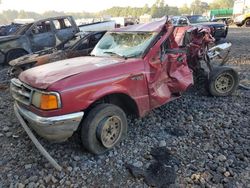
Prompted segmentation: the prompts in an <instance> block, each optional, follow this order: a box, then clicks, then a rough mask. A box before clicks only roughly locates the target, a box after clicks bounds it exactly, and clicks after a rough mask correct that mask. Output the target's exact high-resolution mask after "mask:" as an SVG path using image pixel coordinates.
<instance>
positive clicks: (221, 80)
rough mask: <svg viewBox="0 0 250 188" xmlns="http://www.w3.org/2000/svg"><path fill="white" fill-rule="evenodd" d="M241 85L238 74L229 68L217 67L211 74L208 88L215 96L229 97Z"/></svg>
mask: <svg viewBox="0 0 250 188" xmlns="http://www.w3.org/2000/svg"><path fill="white" fill-rule="evenodd" d="M238 85H239V77H238V73H237V72H236V71H235V70H234V69H232V68H229V67H216V68H215V69H214V70H212V71H211V72H210V75H209V82H208V88H209V93H210V94H211V95H213V96H228V95H231V94H233V93H234V92H235V90H236V89H237V87H238Z"/></svg>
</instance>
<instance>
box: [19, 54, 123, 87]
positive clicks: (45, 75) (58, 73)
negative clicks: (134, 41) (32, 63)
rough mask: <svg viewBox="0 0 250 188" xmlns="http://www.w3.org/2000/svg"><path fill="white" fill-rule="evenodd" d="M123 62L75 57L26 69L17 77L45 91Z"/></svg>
mask: <svg viewBox="0 0 250 188" xmlns="http://www.w3.org/2000/svg"><path fill="white" fill-rule="evenodd" d="M124 61H125V60H124V59H120V58H111V57H77V58H72V59H66V60H63V61H58V62H55V63H50V64H45V65H42V66H38V67H34V68H31V69H28V70H26V71H24V72H22V73H21V74H20V75H19V79H20V80H21V81H22V82H24V83H26V84H28V85H30V86H32V87H35V88H38V89H47V88H48V87H49V86H50V85H52V84H53V83H55V82H57V81H60V80H62V79H65V78H68V77H71V76H74V75H77V74H80V73H85V72H90V71H92V72H93V71H94V70H96V69H100V68H103V67H106V66H112V65H114V64H117V63H121V62H124Z"/></svg>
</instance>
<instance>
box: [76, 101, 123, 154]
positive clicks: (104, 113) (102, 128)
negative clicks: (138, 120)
mask: <svg viewBox="0 0 250 188" xmlns="http://www.w3.org/2000/svg"><path fill="white" fill-rule="evenodd" d="M114 121H115V123H114ZM109 123H113V125H110V124H109ZM111 127H112V128H113V129H112V128H111ZM117 127H118V128H117ZM107 128H108V129H107ZM108 130H109V131H110V132H109V131H108ZM115 131H117V132H115ZM104 133H106V134H105V135H106V137H105V135H104ZM108 134H109V135H108ZM126 134H127V117H126V114H125V113H124V111H123V110H122V109H121V108H120V107H118V106H116V105H113V104H99V105H97V106H96V107H94V108H93V109H91V110H90V111H89V112H88V114H87V117H86V118H85V119H84V120H83V122H82V125H81V140H82V144H83V146H84V147H85V148H86V149H87V150H88V151H89V152H91V153H93V154H97V155H99V154H102V153H104V152H106V151H108V150H109V149H111V148H113V147H114V146H115V145H117V144H118V143H119V142H120V141H121V140H122V138H124V137H125V136H126ZM110 135H111V136H110ZM103 137H104V138H103ZM109 137H110V138H109ZM112 138H113V139H114V140H113V139H112ZM108 140H109V141H113V142H112V143H110V144H108V142H105V141H108Z"/></svg>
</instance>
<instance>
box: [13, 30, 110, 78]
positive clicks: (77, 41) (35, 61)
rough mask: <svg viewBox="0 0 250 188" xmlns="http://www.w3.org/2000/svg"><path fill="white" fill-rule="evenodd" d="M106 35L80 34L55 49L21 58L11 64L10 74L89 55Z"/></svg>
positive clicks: (100, 32) (101, 32) (102, 33)
mask: <svg viewBox="0 0 250 188" xmlns="http://www.w3.org/2000/svg"><path fill="white" fill-rule="evenodd" d="M105 33H106V31H95V32H79V33H77V34H76V35H75V36H74V37H73V38H72V39H70V40H67V41H65V42H62V43H60V44H59V45H57V46H56V47H55V48H50V49H47V50H42V51H38V52H36V53H33V54H28V55H25V56H22V57H19V58H17V59H15V60H12V61H10V62H9V65H10V66H11V68H10V70H9V74H10V75H11V76H18V75H19V74H20V73H21V72H22V71H24V70H27V69H29V68H32V67H35V66H39V65H43V64H47V63H51V62H55V61H59V60H64V59H69V58H73V57H79V56H86V55H89V54H90V52H91V51H92V50H93V48H94V47H95V45H96V44H97V43H98V41H99V40H100V39H101V38H102V36H103V35H104V34H105Z"/></svg>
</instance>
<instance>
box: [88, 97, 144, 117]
mask: <svg viewBox="0 0 250 188" xmlns="http://www.w3.org/2000/svg"><path fill="white" fill-rule="evenodd" d="M100 103H109V104H114V105H117V106H119V107H120V108H121V109H122V110H123V111H124V112H125V113H126V115H127V116H135V117H139V110H138V107H137V104H136V102H135V101H134V100H133V99H132V98H131V97H130V96H128V95H126V94H123V93H115V94H109V95H106V96H104V97H102V98H101V99H99V100H97V101H96V102H94V103H93V104H92V105H90V107H89V108H88V110H87V111H89V110H90V109H92V108H93V107H95V106H96V105H98V104H100Z"/></svg>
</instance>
